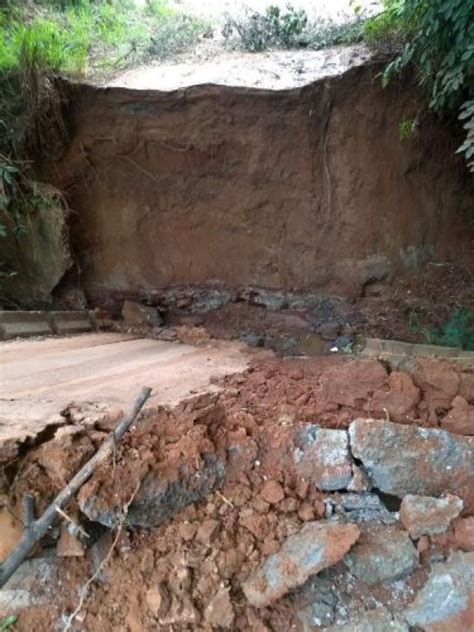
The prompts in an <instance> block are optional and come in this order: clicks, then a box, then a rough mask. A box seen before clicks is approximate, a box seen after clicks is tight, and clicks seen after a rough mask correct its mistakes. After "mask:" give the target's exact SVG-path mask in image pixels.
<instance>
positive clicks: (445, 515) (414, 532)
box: [400, 494, 463, 540]
mask: <svg viewBox="0 0 474 632" xmlns="http://www.w3.org/2000/svg"><path fill="white" fill-rule="evenodd" d="M462 508H463V502H462V500H461V499H460V498H458V497H457V496H453V495H452V494H448V495H447V496H445V497H444V498H432V497H431V496H414V495H413V494H408V495H407V496H405V498H404V499H403V500H402V504H401V507H400V520H401V521H402V524H403V526H404V527H405V529H407V531H408V533H409V534H410V536H411V537H412V538H413V539H415V540H417V539H418V538H420V537H421V536H422V535H436V534H437V533H444V532H445V531H447V530H448V528H449V525H450V524H451V522H452V521H453V520H454V519H455V518H457V517H458V516H459V514H460V513H461V511H462Z"/></svg>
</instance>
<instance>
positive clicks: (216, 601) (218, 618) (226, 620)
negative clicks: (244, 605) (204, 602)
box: [204, 588, 235, 629]
mask: <svg viewBox="0 0 474 632" xmlns="http://www.w3.org/2000/svg"><path fill="white" fill-rule="evenodd" d="M204 618H205V620H206V621H207V623H209V625H212V626H213V627H219V628H224V629H229V628H232V626H233V623H234V618H235V613H234V608H233V606H232V602H231V600H230V596H229V589H228V588H221V589H220V590H219V591H218V592H217V593H216V594H215V595H214V597H213V598H212V599H211V601H210V602H209V604H208V606H207V608H206V610H205V613H204Z"/></svg>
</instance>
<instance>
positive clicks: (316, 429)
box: [293, 424, 352, 491]
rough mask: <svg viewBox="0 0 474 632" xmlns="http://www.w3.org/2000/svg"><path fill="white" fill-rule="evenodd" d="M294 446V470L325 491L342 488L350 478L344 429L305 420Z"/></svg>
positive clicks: (350, 459) (349, 457) (346, 435)
mask: <svg viewBox="0 0 474 632" xmlns="http://www.w3.org/2000/svg"><path fill="white" fill-rule="evenodd" d="M296 445H297V447H296V448H295V450H294V455H293V456H294V462H295V470H296V472H297V473H298V474H299V475H300V476H301V477H303V478H305V479H306V480H308V481H310V482H311V483H312V484H313V485H314V486H315V487H317V488H318V489H321V490H324V491H335V490H338V489H345V488H346V487H347V486H348V485H349V483H350V482H351V479H352V457H351V455H350V452H349V437H348V434H347V432H346V431H345V430H328V429H326V428H321V427H320V426H318V425H316V424H305V425H304V426H303V427H302V428H301V429H300V430H299V432H298V435H297V438H296Z"/></svg>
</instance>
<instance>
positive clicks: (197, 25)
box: [144, 13, 209, 59]
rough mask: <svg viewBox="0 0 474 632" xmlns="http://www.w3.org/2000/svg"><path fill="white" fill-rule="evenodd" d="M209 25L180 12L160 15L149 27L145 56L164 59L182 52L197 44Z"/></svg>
mask: <svg viewBox="0 0 474 632" xmlns="http://www.w3.org/2000/svg"><path fill="white" fill-rule="evenodd" d="M208 29H209V25H208V24H207V23H206V22H204V21H203V20H200V19H198V18H195V17H193V16H189V15H184V14H181V13H172V14H169V15H161V17H160V20H158V21H157V22H156V23H155V24H154V25H153V26H152V27H151V39H150V42H149V44H148V45H147V47H146V50H145V54H144V56H145V57H154V58H157V59H164V58H166V57H169V56H170V55H176V54H178V53H182V52H183V51H185V50H188V49H189V48H192V47H193V46H195V45H196V44H197V42H198V41H199V39H200V38H201V36H202V35H203V34H205V33H206V32H207V31H208Z"/></svg>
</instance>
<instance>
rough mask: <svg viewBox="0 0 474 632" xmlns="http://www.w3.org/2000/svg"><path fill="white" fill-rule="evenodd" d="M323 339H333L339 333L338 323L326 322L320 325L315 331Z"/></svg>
mask: <svg viewBox="0 0 474 632" xmlns="http://www.w3.org/2000/svg"><path fill="white" fill-rule="evenodd" d="M316 333H318V334H319V335H320V336H321V338H322V339H323V340H335V339H336V338H337V337H338V336H339V334H340V333H341V325H340V323H335V322H327V323H323V324H322V325H320V326H319V327H318V329H317V332H316Z"/></svg>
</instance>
